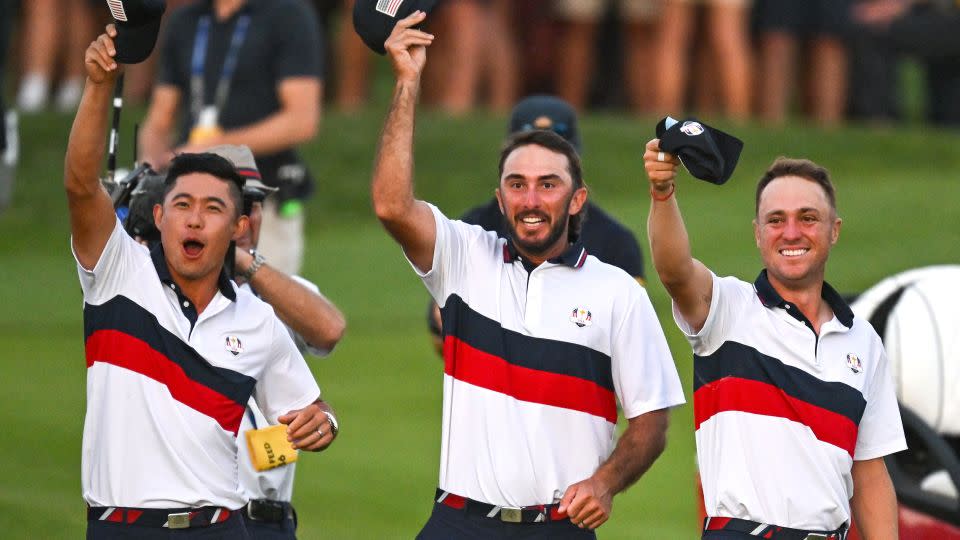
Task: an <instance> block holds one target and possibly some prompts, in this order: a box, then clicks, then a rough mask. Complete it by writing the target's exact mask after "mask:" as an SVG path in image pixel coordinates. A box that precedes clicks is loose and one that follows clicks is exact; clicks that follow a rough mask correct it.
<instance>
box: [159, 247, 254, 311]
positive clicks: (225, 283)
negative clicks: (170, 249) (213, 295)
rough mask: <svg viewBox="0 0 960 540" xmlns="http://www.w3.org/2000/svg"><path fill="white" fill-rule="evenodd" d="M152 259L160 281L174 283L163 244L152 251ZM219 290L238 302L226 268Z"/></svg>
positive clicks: (222, 270)
mask: <svg viewBox="0 0 960 540" xmlns="http://www.w3.org/2000/svg"><path fill="white" fill-rule="evenodd" d="M150 258H151V259H152V260H153V267H154V268H155V269H156V270H157V277H159V278H160V281H161V282H162V283H163V284H164V285H170V284H172V283H174V281H173V276H171V275H170V268H168V267H167V257H166V255H164V253H163V245H162V244H160V243H159V242H158V243H157V245H156V247H154V248H153V249H152V250H150ZM217 288H218V289H220V294H222V295H223V296H225V297H227V298H228V299H230V301H231V302H236V301H237V293H236V291H234V290H233V284H231V283H230V278H229V277H227V271H226V269H225V268H221V269H220V277H219V278H217Z"/></svg>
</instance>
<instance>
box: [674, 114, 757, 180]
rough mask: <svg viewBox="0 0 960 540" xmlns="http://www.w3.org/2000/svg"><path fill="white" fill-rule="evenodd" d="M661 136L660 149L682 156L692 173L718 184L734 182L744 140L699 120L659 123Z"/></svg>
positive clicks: (685, 165) (684, 164) (683, 161)
mask: <svg viewBox="0 0 960 540" xmlns="http://www.w3.org/2000/svg"><path fill="white" fill-rule="evenodd" d="M657 137H658V138H659V139H660V149H661V150H663V151H664V152H670V153H671V154H674V155H676V156H677V157H679V158H680V161H681V162H682V163H683V166H684V167H686V168H687V170H688V171H690V174H692V175H693V176H694V177H696V178H699V179H700V180H706V181H707V182H712V183H714V184H723V183H724V182H726V181H727V180H729V179H730V176H731V175H732V174H733V170H734V169H735V168H736V167H737V161H738V160H739V159H740V151H741V150H743V141H741V140H740V139H738V138H736V137H734V136H733V135H730V134H728V133H724V132H722V131H720V130H719V129H717V128H713V127H710V126H708V125H706V124H704V123H703V122H700V121H699V120H697V119H696V118H687V119H686V120H680V121H677V120H674V119H673V118H670V117H669V116H668V117H666V118H664V119H663V120H661V121H660V122H658V123H657Z"/></svg>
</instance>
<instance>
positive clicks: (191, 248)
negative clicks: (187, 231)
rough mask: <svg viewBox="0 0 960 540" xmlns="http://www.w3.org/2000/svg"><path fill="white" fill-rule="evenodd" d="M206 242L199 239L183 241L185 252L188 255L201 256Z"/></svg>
mask: <svg viewBox="0 0 960 540" xmlns="http://www.w3.org/2000/svg"><path fill="white" fill-rule="evenodd" d="M203 247H204V244H203V242H201V241H199V240H193V239H190V240H185V241H184V242H183V252H184V253H186V254H187V257H191V258H193V257H199V256H200V253H201V252H203Z"/></svg>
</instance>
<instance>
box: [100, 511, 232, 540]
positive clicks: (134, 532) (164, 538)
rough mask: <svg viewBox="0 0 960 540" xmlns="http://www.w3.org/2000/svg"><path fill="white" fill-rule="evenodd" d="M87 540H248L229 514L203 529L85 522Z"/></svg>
mask: <svg viewBox="0 0 960 540" xmlns="http://www.w3.org/2000/svg"><path fill="white" fill-rule="evenodd" d="M87 540H250V536H249V535H248V534H247V529H246V527H244V525H243V518H242V517H240V513H239V512H233V513H232V514H231V515H230V517H229V518H227V520H226V521H224V522H222V523H217V524H216V525H209V526H207V527H191V528H189V529H167V528H163V527H143V526H137V525H136V524H131V525H127V524H126V523H113V522H110V521H98V520H89V521H87Z"/></svg>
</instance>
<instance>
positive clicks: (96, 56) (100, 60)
mask: <svg viewBox="0 0 960 540" xmlns="http://www.w3.org/2000/svg"><path fill="white" fill-rule="evenodd" d="M115 37H117V29H116V28H115V27H114V26H113V25H112V24H108V25H107V29H106V31H105V32H104V33H103V34H100V35H99V36H97V39H95V40H94V41H93V42H92V43H90V46H89V47H87V52H86V53H85V54H84V57H83V65H84V67H85V68H86V69H87V77H88V78H89V79H90V81H91V82H94V83H96V84H102V83H112V82H113V81H114V80H116V78H117V74H118V73H119V71H120V66H119V65H117V61H116V60H114V59H113V57H114V56H116V55H117V47H116V46H115V45H114V43H113V38H115Z"/></svg>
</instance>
